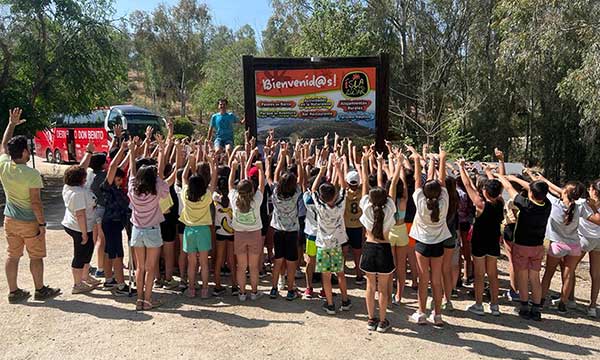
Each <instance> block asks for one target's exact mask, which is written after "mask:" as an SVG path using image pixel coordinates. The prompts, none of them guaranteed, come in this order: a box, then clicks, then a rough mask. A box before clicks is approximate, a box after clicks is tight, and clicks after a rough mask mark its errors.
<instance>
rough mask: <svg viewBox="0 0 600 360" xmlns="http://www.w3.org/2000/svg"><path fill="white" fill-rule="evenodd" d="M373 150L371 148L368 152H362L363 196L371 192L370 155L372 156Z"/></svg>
mask: <svg viewBox="0 0 600 360" xmlns="http://www.w3.org/2000/svg"><path fill="white" fill-rule="evenodd" d="M371 151H372V150H369V151H368V152H363V154H362V159H361V162H362V165H361V167H362V176H361V177H362V179H361V182H362V194H363V196H364V195H366V194H368V193H369V157H370V156H371V154H370V152H371Z"/></svg>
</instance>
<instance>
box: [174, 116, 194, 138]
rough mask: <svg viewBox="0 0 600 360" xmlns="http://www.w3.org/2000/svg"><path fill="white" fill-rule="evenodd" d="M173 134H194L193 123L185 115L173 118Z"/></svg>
mask: <svg viewBox="0 0 600 360" xmlns="http://www.w3.org/2000/svg"><path fill="white" fill-rule="evenodd" d="M173 128H174V132H175V134H181V135H185V136H192V135H193V134H194V124H192V122H191V121H190V120H189V119H188V118H187V117H183V116H180V117H176V118H175V119H174V120H173Z"/></svg>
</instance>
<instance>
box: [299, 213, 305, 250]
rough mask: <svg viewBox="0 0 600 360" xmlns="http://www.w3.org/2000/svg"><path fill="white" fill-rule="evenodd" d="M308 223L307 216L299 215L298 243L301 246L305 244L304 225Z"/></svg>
mask: <svg viewBox="0 0 600 360" xmlns="http://www.w3.org/2000/svg"><path fill="white" fill-rule="evenodd" d="M305 225H306V216H299V217H298V226H299V228H298V242H299V243H298V245H299V246H303V243H304V241H305V239H304V227H305Z"/></svg>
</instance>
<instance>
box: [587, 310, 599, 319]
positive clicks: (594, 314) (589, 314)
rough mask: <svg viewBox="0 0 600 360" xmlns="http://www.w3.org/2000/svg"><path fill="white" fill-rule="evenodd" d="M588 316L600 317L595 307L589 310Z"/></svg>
mask: <svg viewBox="0 0 600 360" xmlns="http://www.w3.org/2000/svg"><path fill="white" fill-rule="evenodd" d="M588 316H589V317H593V318H595V317H598V312H597V308H596V307H593V308H588Z"/></svg>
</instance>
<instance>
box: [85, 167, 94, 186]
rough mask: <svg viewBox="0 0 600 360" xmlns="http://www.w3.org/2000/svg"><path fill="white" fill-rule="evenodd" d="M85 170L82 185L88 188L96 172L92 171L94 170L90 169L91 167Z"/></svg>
mask: <svg viewBox="0 0 600 360" xmlns="http://www.w3.org/2000/svg"><path fill="white" fill-rule="evenodd" d="M85 172H86V176H85V185H84V187H85V188H86V189H88V190H89V189H90V186H92V183H93V182H94V178H95V177H96V174H95V173H94V170H92V168H87V169H85Z"/></svg>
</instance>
